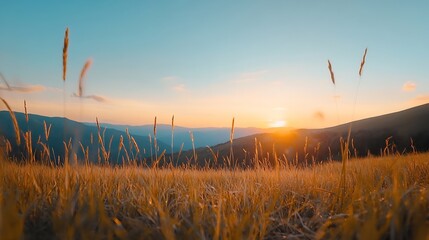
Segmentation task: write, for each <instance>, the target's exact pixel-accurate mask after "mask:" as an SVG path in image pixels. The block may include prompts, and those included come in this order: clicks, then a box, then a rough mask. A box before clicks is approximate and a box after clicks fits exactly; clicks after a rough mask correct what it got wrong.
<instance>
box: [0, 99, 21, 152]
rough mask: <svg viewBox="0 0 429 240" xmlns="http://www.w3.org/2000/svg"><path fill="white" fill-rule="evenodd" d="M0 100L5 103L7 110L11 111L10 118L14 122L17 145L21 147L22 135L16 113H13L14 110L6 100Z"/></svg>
mask: <svg viewBox="0 0 429 240" xmlns="http://www.w3.org/2000/svg"><path fill="white" fill-rule="evenodd" d="M0 99H1V101H2V102H3V103H4V105H6V107H7V110H8V111H9V114H10V117H11V118H12V122H13V128H14V130H15V138H16V143H17V144H18V145H20V144H21V134H20V130H19V125H18V121H17V120H16V116H15V113H14V112H13V111H12V108H10V106H9V104H8V103H7V102H6V100H4V99H3V98H2V97H0Z"/></svg>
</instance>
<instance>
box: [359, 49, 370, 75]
mask: <svg viewBox="0 0 429 240" xmlns="http://www.w3.org/2000/svg"><path fill="white" fill-rule="evenodd" d="M367 52H368V48H365V52H364V54H363V57H362V62H361V63H360V68H359V76H360V77H361V76H362V70H363V66H364V65H365V60H366V53H367Z"/></svg>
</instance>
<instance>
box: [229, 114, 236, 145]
mask: <svg viewBox="0 0 429 240" xmlns="http://www.w3.org/2000/svg"><path fill="white" fill-rule="evenodd" d="M234 122H235V118H232V124H231V132H230V135H229V141H230V142H231V143H232V141H233V140H234Z"/></svg>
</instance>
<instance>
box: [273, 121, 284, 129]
mask: <svg viewBox="0 0 429 240" xmlns="http://www.w3.org/2000/svg"><path fill="white" fill-rule="evenodd" d="M286 126H287V122H286V121H285V120H277V121H272V122H271V123H270V127H272V128H281V127H286Z"/></svg>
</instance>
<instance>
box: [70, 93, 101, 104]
mask: <svg viewBox="0 0 429 240" xmlns="http://www.w3.org/2000/svg"><path fill="white" fill-rule="evenodd" d="M72 97H76V98H86V99H92V100H95V101H97V102H102V103H105V102H108V100H107V99H106V98H105V97H102V96H98V95H86V96H85V95H83V96H79V95H77V94H76V93H73V95H72Z"/></svg>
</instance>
